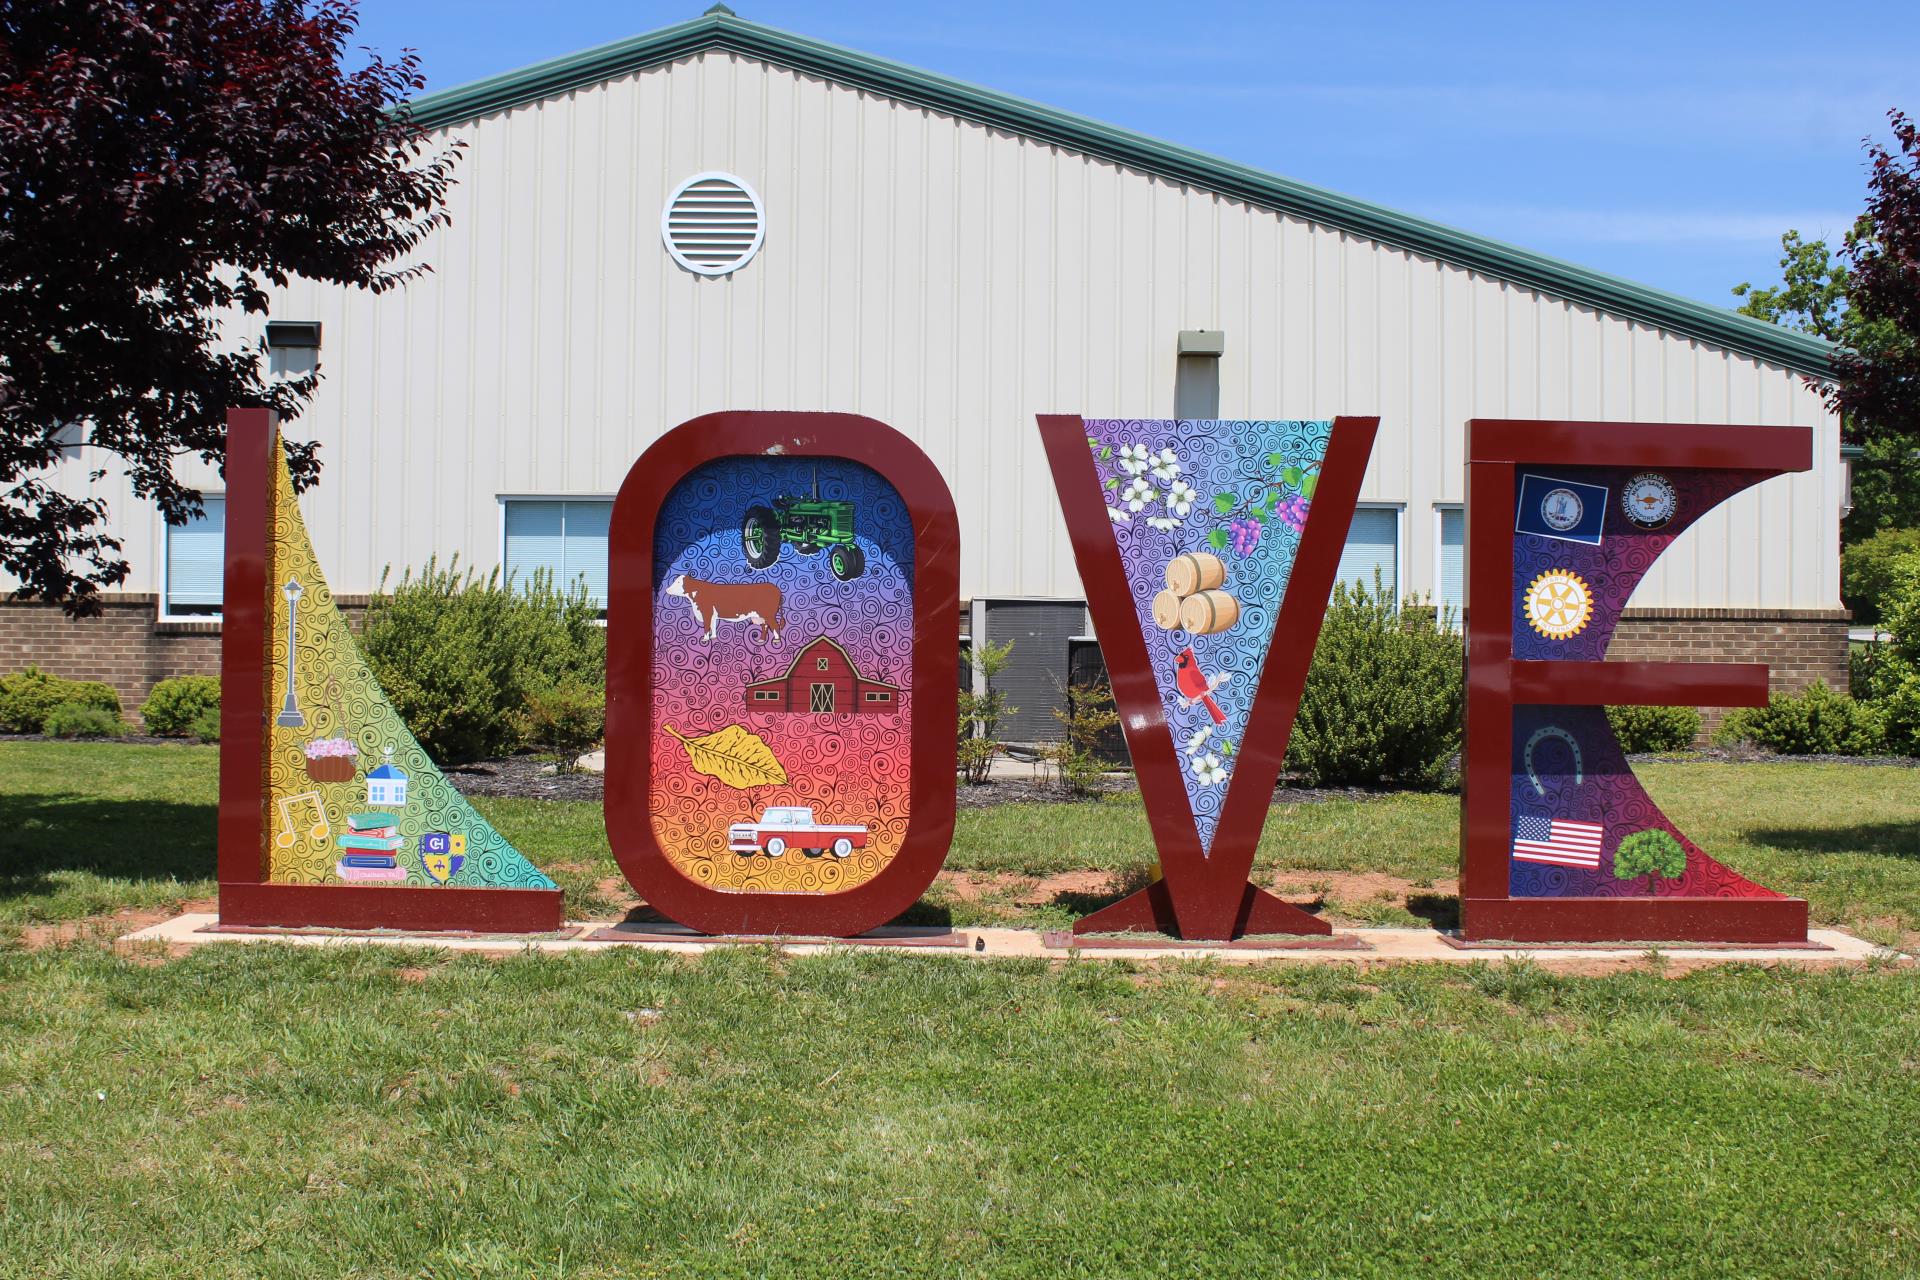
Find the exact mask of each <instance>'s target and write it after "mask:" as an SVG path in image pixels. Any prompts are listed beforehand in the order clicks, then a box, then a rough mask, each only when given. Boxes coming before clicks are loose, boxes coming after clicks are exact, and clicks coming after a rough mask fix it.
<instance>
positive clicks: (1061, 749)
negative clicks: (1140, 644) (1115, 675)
mask: <svg viewBox="0 0 1920 1280" xmlns="http://www.w3.org/2000/svg"><path fill="white" fill-rule="evenodd" d="M1065 692H1066V703H1067V705H1066V706H1064V707H1055V708H1053V718H1054V719H1055V720H1058V721H1059V722H1060V728H1061V734H1060V740H1059V741H1058V742H1053V743H1049V744H1048V745H1047V746H1046V747H1045V748H1044V749H1043V750H1042V752H1041V754H1042V756H1043V757H1044V758H1045V759H1046V761H1047V763H1048V764H1050V765H1052V766H1053V775H1054V781H1055V782H1057V783H1058V784H1059V786H1060V789H1061V790H1063V791H1065V792H1066V793H1067V794H1069V795H1076V796H1086V795H1092V794H1093V793H1094V792H1096V791H1098V790H1099V789H1100V779H1101V778H1103V777H1105V776H1106V773H1107V769H1108V765H1107V761H1106V759H1105V758H1104V757H1103V756H1101V754H1100V742H1101V739H1102V738H1104V737H1106V735H1108V734H1110V733H1112V732H1113V731H1114V730H1115V729H1117V728H1118V727H1119V726H1120V713H1119V712H1118V711H1115V710H1114V709H1113V690H1112V688H1111V687H1109V686H1108V685H1107V683H1106V682H1105V681H1103V680H1102V681H1094V682H1092V683H1088V684H1076V685H1073V686H1071V687H1069V688H1068V689H1067V690H1066V691H1065Z"/></svg>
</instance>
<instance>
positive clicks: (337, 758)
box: [303, 738, 360, 782]
mask: <svg viewBox="0 0 1920 1280" xmlns="http://www.w3.org/2000/svg"><path fill="white" fill-rule="evenodd" d="M303 750H304V753H305V755H306V757H307V776H308V777H309V778H312V779H313V780H314V781H315V782H352V781H353V775H354V771H355V770H356V769H357V768H358V767H359V761H360V748H358V747H356V746H354V745H353V743H352V741H351V740H350V739H347V738H316V739H314V740H313V741H312V742H309V743H308V744H307V745H306V747H305V748H304V749H303Z"/></svg>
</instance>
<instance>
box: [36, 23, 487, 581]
mask: <svg viewBox="0 0 1920 1280" xmlns="http://www.w3.org/2000/svg"><path fill="white" fill-rule="evenodd" d="M357 22H358V14H357V12H356V8H355V0H306V2H305V3H295V2H293V0H29V2H27V3H21V0H0V569H4V570H5V571H6V572H7V573H9V574H11V575H12V576H13V577H14V578H16V579H17V580H18V582H19V594H21V595H25V596H35V597H40V598H43V599H47V600H57V601H60V602H62V603H63V604H64V605H65V606H66V607H67V608H68V610H70V611H72V612H75V613H87V612H93V611H97V610H98V608H99V599H98V596H99V593H100V590H101V589H102V588H105V587H111V586H114V585H115V584H117V583H119V582H122V581H124V580H125V578H126V576H127V571H128V570H127V563H126V561H125V559H124V558H122V556H121V555H120V538H119V537H118V535H116V534H115V533H113V532H112V529H111V516H110V513H109V512H108V510H107V508H106V504H105V502H104V500H102V499H101V498H99V497H97V496H91V495H92V493H93V489H92V488H91V487H90V486H88V485H87V484H84V483H82V484H79V485H77V486H76V485H72V484H65V483H56V480H57V476H56V468H57V467H58V466H59V465H60V463H61V461H62V459H64V458H66V457H68V456H74V457H77V458H78V459H79V460H80V462H81V464H82V465H83V466H85V467H86V468H87V473H85V474H90V475H91V477H92V479H94V480H98V479H99V478H101V477H102V476H104V475H106V474H107V472H108V470H109V469H111V468H122V469H124V470H125V471H126V473H127V475H128V477H129V478H130V480H131V484H132V489H133V493H134V495H135V496H136V497H138V498H142V499H146V500H149V501H151V502H152V503H153V504H154V505H155V506H157V507H158V508H159V509H160V512H161V514H162V515H163V516H165V517H166V519H167V520H169V521H171V522H173V523H175V524H179V523H182V522H184V521H185V520H186V519H187V518H188V517H189V516H191V515H194V514H196V513H198V512H199V510H200V495H199V494H198V493H197V492H195V491H194V490H192V489H190V488H188V487H186V486H185V485H183V484H181V483H180V480H179V479H178V477H177V476H176V475H175V472H174V464H175V463H176V462H177V461H178V460H180V459H182V458H187V457H199V458H201V459H204V460H205V461H207V462H210V463H218V462H219V461H220V460H221V458H222V456H223V454H224V451H225V445H226V413H227V410H228V409H229V408H230V407H233V406H236V405H267V406H270V407H272V408H274V409H277V410H278V411H279V412H280V414H281V416H282V417H291V416H293V415H295V414H297V413H298V412H299V411H300V409H301V407H302V406H303V405H304V404H305V403H306V402H307V400H308V399H309V398H310V397H311V396H312V395H313V392H314V387H315V385H316V380H317V379H316V375H313V374H309V375H306V376H303V377H297V378H288V379H278V378H274V377H272V376H270V374H269V372H268V370H267V369H266V368H265V367H264V361H263V360H262V359H261V355H262V352H261V350H260V349H259V347H258V346H252V345H248V346H239V345H234V344H231V343H229V342H226V341H223V338H232V337H235V336H236V335H234V334H233V333H232V332H231V330H230V329H228V330H225V331H223V328H222V325H223V322H224V323H227V324H229V325H230V324H231V322H232V321H233V319H234V318H235V317H237V316H239V315H242V314H247V315H253V316H258V315H263V314H265V312H266V310H267V304H268V289H269V287H270V286H275V285H284V284H286V283H287V281H288V280H289V279H291V278H293V277H295V276H299V277H303V278H305V279H308V280H313V281H317V282H323V283H327V284H335V285H346V286H353V287H357V288H361V289H367V290H371V291H373V292H376V293H377V292H380V291H382V290H385V289H390V288H393V287H395V286H398V285H401V284H404V283H405V282H406V281H408V280H409V279H412V278H413V277H415V276H417V275H418V274H419V273H421V272H423V271H425V270H427V266H426V264H425V263H422V262H420V261H418V260H417V254H416V253H415V251H416V250H417V249H418V248H420V246H421V244H422V242H423V241H424V240H425V239H426V237H427V236H428V235H429V234H430V233H431V232H433V231H434V230H435V229H436V228H438V227H440V226H442V225H444V224H445V222H446V220H447V219H446V211H445V207H444V201H445V195H446V191H447V187H448V185H449V184H450V183H451V182H452V181H453V165H454V160H455V152H456V150H457V148H456V147H446V148H440V147H438V145H437V144H435V143H433V142H432V141H431V140H430V139H429V138H427V137H426V136H425V135H423V134H422V133H421V132H420V131H419V130H418V129H417V128H416V127H415V126H414V125H413V124H412V123H411V122H410V121H409V120H408V118H407V116H406V113H405V112H404V111H396V110H394V109H393V108H395V107H396V106H397V105H398V104H400V103H401V102H402V101H404V100H405V99H406V98H407V97H408V96H409V95H411V94H413V93H415V92H417V91H418V90H419V89H420V88H421V86H422V85H423V84H424V83H425V81H424V80H423V78H422V76H421V74H420V64H419V61H418V59H417V58H415V57H414V55H412V54H410V53H409V54H403V55H401V56H400V57H399V58H398V59H397V60H395V61H392V62H389V61H385V60H383V59H382V58H380V57H379V56H378V55H375V54H371V53H368V52H365V51H361V50H355V51H353V52H349V49H350V47H351V45H352V43H353V39H354V30H355V26H356V24H357ZM349 64H351V67H350V65H349ZM352 68H357V69H352ZM287 448H288V455H289V456H288V462H289V465H290V466H291V468H292V470H293V475H294V481H295V484H296V485H298V486H301V487H304V486H305V485H306V484H308V483H310V482H311V481H312V480H313V479H314V477H315V476H316V475H317V474H318V470H319V465H318V460H317V459H316V458H315V457H314V454H313V447H312V445H311V443H304V444H303V443H301V442H298V441H294V442H290V443H289V444H288V447H287ZM131 515H132V513H129V512H120V513H119V517H120V520H121V521H122V522H123V523H124V522H126V521H128V520H129V518H130V517H131Z"/></svg>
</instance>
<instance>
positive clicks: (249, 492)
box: [215, 409, 565, 932]
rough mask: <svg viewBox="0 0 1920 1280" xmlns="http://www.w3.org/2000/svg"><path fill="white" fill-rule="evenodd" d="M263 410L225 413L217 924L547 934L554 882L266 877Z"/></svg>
mask: <svg viewBox="0 0 1920 1280" xmlns="http://www.w3.org/2000/svg"><path fill="white" fill-rule="evenodd" d="M278 434H279V427H278V424H277V423H276V422H275V421H274V416H273V413H272V412H271V411H270V410H267V409H229V410H228V411H227V466H226V486H227V534H226V547H225V569H224V579H223V587H222V590H223V594H222V597H221V601H222V603H221V606H220V615H221V616H220V691H221V696H220V807H219V819H218V837H217V839H218V853H217V855H216V858H215V865H216V874H217V875H218V876H219V885H220V892H219V906H218V910H219V916H220V923H222V924H229V925H285V926H291V927H296V928H297V927H300V926H303V925H305V926H318V927H322V928H335V929H425V930H444V929H469V930H476V931H478V930H499V931H506V932H548V931H551V930H554V929H558V928H559V927H560V924H561V921H562V918H563V916H564V914H565V905H564V900H563V896H562V894H561V891H560V890H558V889H444V888H443V889H427V888H411V889H406V888H386V887H375V886H372V885H296V884H273V883H270V882H269V881H268V880H267V876H268V874H269V873H270V871H271V865H270V863H269V860H268V858H267V816H266V808H267V745H268V744H267V707H268V706H269V705H271V690H269V689H268V688H267V680H268V678H269V675H270V673H271V671H272V669H273V667H272V663H271V662H269V661H268V659H267V637H268V635H269V632H268V629H267V600H268V594H269V591H270V590H271V583H272V580H273V577H274V569H275V566H274V563H273V525H272V509H273V490H274V479H275V477H274V474H273V467H274V443H275V440H276V438H277V436H278Z"/></svg>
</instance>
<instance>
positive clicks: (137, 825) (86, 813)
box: [0, 794, 218, 898]
mask: <svg viewBox="0 0 1920 1280" xmlns="http://www.w3.org/2000/svg"><path fill="white" fill-rule="evenodd" d="M217 813H218V810H217V808H216V806H214V805H211V804H181V803H178V802H176V801H171V800H100V799H96V798H94V797H91V796H82V795H72V794H56V795H31V794H28V795H8V796H0V831H4V832H6V852H5V853H4V854H0V898H18V897H24V896H26V895H28V894H37V893H50V892H52V891H53V888H54V885H53V882H52V880H51V879H50V878H49V877H50V876H52V875H53V874H54V873H56V872H60V871H84V872H88V873H90V874H93V875H97V876H102V877H106V878H110V879H116V880H129V881H168V882H171V881H177V880H185V881H192V880H211V879H213V875H214V821H215V818H216V816H217Z"/></svg>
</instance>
